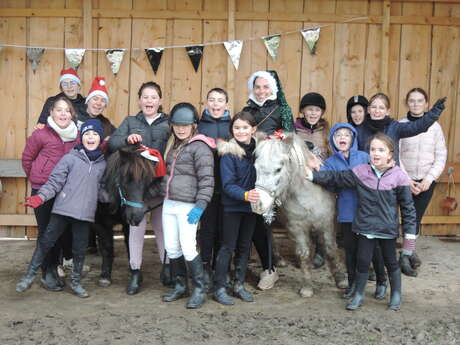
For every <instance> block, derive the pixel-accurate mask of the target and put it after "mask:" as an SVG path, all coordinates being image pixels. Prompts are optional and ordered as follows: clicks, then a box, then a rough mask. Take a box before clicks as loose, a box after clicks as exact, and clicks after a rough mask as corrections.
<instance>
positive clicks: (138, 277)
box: [126, 269, 143, 296]
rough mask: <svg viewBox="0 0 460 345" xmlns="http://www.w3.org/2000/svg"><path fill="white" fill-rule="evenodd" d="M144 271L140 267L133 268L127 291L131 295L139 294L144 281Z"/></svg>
mask: <svg viewBox="0 0 460 345" xmlns="http://www.w3.org/2000/svg"><path fill="white" fill-rule="evenodd" d="M142 280H143V278H142V272H141V270H140V269H135V270H133V269H131V278H130V280H129V283H128V288H127V289H126V293H127V294H128V295H130V296H132V295H135V294H137V293H138V292H139V291H140V289H141V283H142Z"/></svg>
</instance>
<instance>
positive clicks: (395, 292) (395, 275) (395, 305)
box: [388, 268, 401, 310]
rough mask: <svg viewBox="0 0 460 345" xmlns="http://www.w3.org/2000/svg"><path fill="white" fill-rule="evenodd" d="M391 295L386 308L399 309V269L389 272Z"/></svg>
mask: <svg viewBox="0 0 460 345" xmlns="http://www.w3.org/2000/svg"><path fill="white" fill-rule="evenodd" d="M389 278H390V286H391V296H390V303H389V304H388V308H390V309H392V310H399V309H400V308H401V269H400V268H398V269H397V270H396V271H393V272H391V273H389Z"/></svg>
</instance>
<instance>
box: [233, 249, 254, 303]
mask: <svg viewBox="0 0 460 345" xmlns="http://www.w3.org/2000/svg"><path fill="white" fill-rule="evenodd" d="M247 267H248V256H247V255H246V256H242V257H240V256H237V257H236V258H235V282H234V283H233V295H234V296H235V297H238V298H240V299H242V300H243V301H245V302H254V297H253V296H252V294H251V293H250V292H249V291H248V290H246V289H245V287H244V281H245V280H246V270H247Z"/></svg>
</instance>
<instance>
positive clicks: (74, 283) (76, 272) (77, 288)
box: [70, 256, 89, 298]
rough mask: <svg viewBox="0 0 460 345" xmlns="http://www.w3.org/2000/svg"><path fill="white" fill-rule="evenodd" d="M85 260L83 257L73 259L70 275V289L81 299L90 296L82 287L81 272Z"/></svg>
mask: <svg viewBox="0 0 460 345" xmlns="http://www.w3.org/2000/svg"><path fill="white" fill-rule="evenodd" d="M84 261H85V259H84V257H83V256H74V257H73V268H72V273H71V275H70V288H71V289H72V291H73V293H74V294H75V295H77V296H78V297H81V298H86V297H89V294H88V293H87V292H86V290H85V289H84V288H83V286H81V283H80V282H81V272H82V271H83V263H84Z"/></svg>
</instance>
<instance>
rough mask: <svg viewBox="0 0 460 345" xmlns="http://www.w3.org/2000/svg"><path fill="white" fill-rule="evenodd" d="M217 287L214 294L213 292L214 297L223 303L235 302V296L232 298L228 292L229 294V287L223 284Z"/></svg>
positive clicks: (232, 303) (230, 303)
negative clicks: (226, 287)
mask: <svg viewBox="0 0 460 345" xmlns="http://www.w3.org/2000/svg"><path fill="white" fill-rule="evenodd" d="M215 287H216V290H214V294H213V296H212V297H213V299H214V300H215V301H216V302H218V303H220V304H223V305H234V304H235V301H233V298H231V297H230V296H229V295H228V294H227V289H225V287H224V286H221V287H217V286H215Z"/></svg>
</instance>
